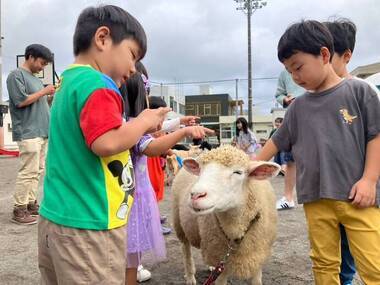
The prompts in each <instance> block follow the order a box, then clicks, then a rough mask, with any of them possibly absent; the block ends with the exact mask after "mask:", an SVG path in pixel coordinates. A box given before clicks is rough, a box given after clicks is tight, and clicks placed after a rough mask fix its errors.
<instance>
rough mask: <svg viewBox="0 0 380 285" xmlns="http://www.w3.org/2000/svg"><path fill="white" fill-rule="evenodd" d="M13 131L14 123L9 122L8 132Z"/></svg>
mask: <svg viewBox="0 0 380 285" xmlns="http://www.w3.org/2000/svg"><path fill="white" fill-rule="evenodd" d="M11 131H12V124H10V123H8V132H11Z"/></svg>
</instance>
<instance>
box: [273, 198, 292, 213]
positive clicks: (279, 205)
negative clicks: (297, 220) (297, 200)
mask: <svg viewBox="0 0 380 285" xmlns="http://www.w3.org/2000/svg"><path fill="white" fill-rule="evenodd" d="M293 208H294V201H291V202H290V201H288V200H287V199H286V198H285V197H282V198H281V199H280V200H278V201H277V202H276V209H277V210H290V209H293Z"/></svg>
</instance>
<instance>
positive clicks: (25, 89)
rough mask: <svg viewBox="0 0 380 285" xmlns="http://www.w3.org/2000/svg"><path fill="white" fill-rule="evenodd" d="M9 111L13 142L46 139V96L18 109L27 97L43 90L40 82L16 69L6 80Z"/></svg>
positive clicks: (48, 110)
mask: <svg viewBox="0 0 380 285" xmlns="http://www.w3.org/2000/svg"><path fill="white" fill-rule="evenodd" d="M7 88H8V93H9V109H10V113H11V118H12V136H13V140H14V141H21V140H24V139H33V138H36V137H42V138H47V137H48V132H49V119H50V108H49V105H48V102H47V98H46V96H43V97H41V98H39V99H38V100H37V101H36V102H34V103H32V104H30V105H28V106H25V107H22V108H18V107H17V106H18V105H19V104H20V103H22V102H23V101H25V100H26V99H27V98H28V96H29V95H31V94H33V93H36V92H38V91H40V90H41V89H42V88H44V85H43V84H42V81H41V80H39V79H38V78H37V77H36V76H34V75H33V74H32V73H30V72H29V71H27V70H25V69H23V68H18V69H16V70H14V71H12V72H11V73H10V74H9V75H8V78H7Z"/></svg>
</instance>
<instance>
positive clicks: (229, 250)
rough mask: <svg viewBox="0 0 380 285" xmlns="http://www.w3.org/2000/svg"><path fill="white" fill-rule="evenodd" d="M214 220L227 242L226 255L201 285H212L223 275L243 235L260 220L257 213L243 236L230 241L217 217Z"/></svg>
mask: <svg viewBox="0 0 380 285" xmlns="http://www.w3.org/2000/svg"><path fill="white" fill-rule="evenodd" d="M215 218H216V222H217V225H218V227H219V229H220V231H221V232H222V233H223V235H224V237H225V238H226V240H227V247H228V248H227V252H226V254H225V255H224V257H223V259H222V260H221V261H220V262H219V263H218V265H217V266H216V267H215V268H214V270H212V271H211V273H210V275H209V276H208V278H207V279H206V281H205V282H204V283H203V285H211V284H214V282H215V281H216V279H218V277H219V276H220V274H222V273H223V271H224V269H225V266H224V265H225V264H226V262H227V261H228V258H229V257H230V255H231V253H233V252H234V251H235V252H236V251H237V250H238V248H239V246H240V244H241V243H242V241H243V239H244V237H245V235H246V234H247V232H248V231H249V229H250V228H251V227H252V225H253V224H254V223H255V222H256V221H257V220H258V219H259V218H260V213H257V214H256V216H255V217H254V218H253V219H252V220H251V222H250V223H249V225H248V227H247V229H246V230H245V232H244V234H243V235H242V236H241V237H240V238H238V239H234V240H232V239H230V238H229V237H228V236H227V234H226V233H225V231H224V230H223V228H222V226H221V225H220V221H219V219H218V216H216V215H215Z"/></svg>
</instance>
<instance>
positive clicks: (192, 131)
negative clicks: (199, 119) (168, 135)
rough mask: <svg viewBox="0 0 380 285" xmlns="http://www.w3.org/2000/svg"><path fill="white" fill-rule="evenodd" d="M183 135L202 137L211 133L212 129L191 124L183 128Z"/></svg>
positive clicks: (194, 137)
mask: <svg viewBox="0 0 380 285" xmlns="http://www.w3.org/2000/svg"><path fill="white" fill-rule="evenodd" d="M183 130H184V131H185V135H186V136H187V137H192V138H193V139H203V138H204V137H205V136H206V135H213V134H214V131H213V130H211V129H208V128H205V127H202V126H192V127H186V128H183Z"/></svg>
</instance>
